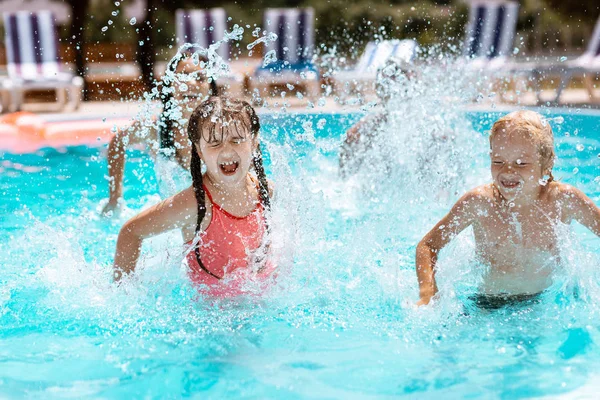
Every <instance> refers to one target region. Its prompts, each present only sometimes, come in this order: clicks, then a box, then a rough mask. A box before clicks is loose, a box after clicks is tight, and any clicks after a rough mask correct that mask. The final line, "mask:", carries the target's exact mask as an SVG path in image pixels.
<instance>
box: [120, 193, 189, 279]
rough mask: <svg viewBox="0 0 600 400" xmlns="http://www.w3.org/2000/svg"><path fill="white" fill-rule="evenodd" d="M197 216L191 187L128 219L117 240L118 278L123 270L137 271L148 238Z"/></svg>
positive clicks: (177, 226)
mask: <svg viewBox="0 0 600 400" xmlns="http://www.w3.org/2000/svg"><path fill="white" fill-rule="evenodd" d="M197 215H198V211H197V205H196V197H195V195H194V189H193V188H191V187H190V188H187V189H185V190H183V191H182V192H179V193H178V194H176V195H175V196H173V197H170V198H168V199H166V200H165V201H163V202H161V203H158V204H157V205H155V206H153V207H150V208H149V209H147V210H144V211H142V212H141V213H139V214H138V215H136V216H135V217H133V218H131V219H130V220H129V221H127V222H126V223H125V224H124V225H123V227H122V228H121V231H120V232H119V237H118V239H117V250H116V252H115V262H114V266H113V270H114V279H115V281H118V280H120V279H121V276H122V275H123V273H127V274H129V273H131V272H133V271H134V270H135V266H136V263H137V260H138V257H139V255H140V249H141V246H142V241H143V240H144V239H145V238H148V237H152V236H155V235H158V234H160V233H163V232H166V231H170V230H172V229H176V228H182V227H184V226H186V225H190V224H193V223H194V222H195V221H196V217H197Z"/></svg>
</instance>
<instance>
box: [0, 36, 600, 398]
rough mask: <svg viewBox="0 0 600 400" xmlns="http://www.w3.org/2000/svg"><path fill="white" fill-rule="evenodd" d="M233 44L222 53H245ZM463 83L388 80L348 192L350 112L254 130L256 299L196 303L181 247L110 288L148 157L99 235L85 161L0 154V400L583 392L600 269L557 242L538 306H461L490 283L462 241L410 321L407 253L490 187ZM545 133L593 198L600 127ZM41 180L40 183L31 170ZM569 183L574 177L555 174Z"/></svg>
mask: <svg viewBox="0 0 600 400" xmlns="http://www.w3.org/2000/svg"><path fill="white" fill-rule="evenodd" d="M240 29H241V28H240ZM240 29H234V31H233V32H231V34H226V39H227V40H239V39H240V38H241V34H242V33H243V30H240ZM268 37H272V36H269V35H265V36H263V37H261V38H259V39H258V40H257V41H255V42H254V43H255V44H254V45H256V44H257V43H258V42H261V41H262V42H264V41H266V40H268V39H267V38H268ZM224 40H225V39H224ZM219 45H220V44H219ZM219 45H217V44H215V45H212V46H210V47H209V48H208V49H198V47H197V46H195V45H193V44H191V45H184V46H182V47H181V48H180V50H179V54H178V55H176V56H175V57H174V58H173V60H172V62H174V63H176V62H178V61H179V60H180V59H181V54H180V53H181V52H183V51H185V50H188V49H192V48H195V49H198V50H199V54H201V55H202V56H204V57H206V58H207V60H208V61H206V62H204V64H202V68H203V69H204V71H205V73H206V74H207V76H209V77H212V78H214V79H218V78H219V77H221V76H223V74H226V73H227V72H228V66H227V63H225V62H224V61H223V60H222V59H221V58H220V57H219V56H218V54H217V49H218V47H219ZM253 47H254V46H252V47H248V50H250V51H251V50H252V48H253ZM198 63H199V64H200V63H201V62H200V61H198ZM466 75H467V74H465V73H464V72H463V71H461V70H460V69H459V68H458V67H457V66H456V65H455V64H453V63H452V61H451V60H447V61H444V63H441V64H439V63H433V62H429V61H428V60H427V59H426V60H425V61H423V63H422V64H421V65H420V66H419V67H418V68H417V74H416V77H415V78H414V79H412V80H410V81H398V82H387V84H388V86H391V88H392V89H393V91H394V92H395V93H396V95H395V96H393V97H392V98H391V99H390V101H389V102H388V105H387V107H386V108H381V107H380V108H375V106H374V105H371V106H366V107H365V109H364V111H365V112H369V113H371V114H373V115H383V116H385V120H384V122H383V123H382V124H381V125H380V126H379V128H378V129H377V132H376V133H377V134H376V135H375V136H374V137H373V141H372V143H371V146H370V147H369V148H367V149H363V150H360V151H359V152H358V153H357V154H356V157H362V158H363V160H364V161H363V163H362V164H361V165H360V166H359V167H358V169H357V171H356V173H355V174H354V175H353V176H352V177H350V178H349V179H340V175H339V172H340V171H339V145H340V143H341V142H342V140H343V136H344V132H345V131H346V130H347V129H349V128H350V127H351V126H352V125H353V124H354V123H356V122H357V121H358V120H359V119H360V118H361V117H363V116H364V115H363V114H362V113H361V114H356V113H354V114H347V115H346V114H340V115H335V116H331V115H327V114H284V113H281V112H273V113H272V114H270V115H263V116H261V123H262V126H263V129H262V133H261V134H262V141H263V143H264V144H265V153H266V154H265V159H266V168H267V170H268V171H267V172H268V175H269V177H270V178H272V179H273V181H274V182H275V185H276V187H275V192H276V196H275V198H274V204H273V215H272V216H271V218H272V227H273V231H274V232H276V235H274V237H273V248H274V249H275V252H276V254H277V256H278V258H279V260H280V262H279V265H280V268H281V270H280V274H279V275H280V276H279V279H278V281H277V284H276V285H274V286H273V287H272V289H271V290H270V291H269V292H268V293H266V294H265V295H263V296H248V297H243V298H240V299H235V300H230V301H213V300H211V299H202V298H201V297H200V295H199V294H198V292H197V291H196V289H195V288H194V287H193V286H192V285H191V284H190V282H189V279H188V278H187V276H186V267H185V264H184V263H182V261H183V254H182V248H181V245H182V239H181V237H180V235H179V234H178V233H176V232H172V233H169V234H166V235H162V236H159V237H156V238H153V239H151V240H148V241H146V242H145V243H144V248H143V255H142V257H141V260H140V264H139V270H138V271H137V272H138V273H137V274H136V275H135V277H134V278H133V279H131V280H129V281H127V282H124V283H123V284H122V285H121V286H119V287H118V286H115V285H113V284H111V283H110V275H111V273H110V271H111V265H110V264H111V261H112V253H113V251H114V248H115V241H116V234H117V232H118V229H119V228H120V226H121V224H122V223H123V222H124V221H125V220H126V219H127V218H129V217H131V216H132V215H134V214H135V213H136V212H138V211H139V210H141V209H143V208H144V207H147V206H149V205H151V204H155V203H156V202H157V201H158V200H159V198H160V197H159V195H158V194H157V184H156V178H155V177H154V174H153V173H152V171H153V162H152V160H151V159H150V158H148V157H147V156H145V155H143V154H139V153H135V155H134V157H132V158H130V160H131V162H132V163H133V164H134V166H135V167H134V168H133V170H131V169H130V170H128V177H127V178H128V179H129V181H130V183H131V185H130V187H132V192H130V193H126V195H127V194H129V195H131V197H132V198H133V199H132V200H130V201H129V202H128V208H126V209H125V210H124V211H123V214H122V215H121V216H120V217H119V218H118V219H116V220H112V221H110V220H109V221H107V220H103V219H101V218H99V217H98V213H97V211H98V203H99V202H100V200H102V199H104V198H105V197H106V193H103V192H102V191H98V190H96V187H95V185H102V187H105V186H106V185H105V181H104V179H103V176H104V174H105V171H106V160H104V159H103V158H102V157H98V154H99V152H98V150H97V149H88V148H69V149H67V150H66V151H65V152H64V153H60V152H57V151H55V150H52V149H44V150H41V151H40V152H39V153H37V154H30V155H25V156H23V157H19V156H16V155H10V154H7V155H5V158H6V159H7V161H10V164H8V163H6V164H2V168H3V170H2V172H3V173H2V175H0V185H1V187H2V193H8V194H4V195H3V196H6V198H5V199H4V200H5V201H3V202H2V206H1V207H2V208H1V209H0V211H1V212H2V215H4V216H5V225H4V226H5V228H2V230H1V231H0V243H2V248H3V249H8V250H7V251H6V252H2V254H0V262H1V263H2V265H3V266H4V267H5V268H4V273H3V274H2V277H1V281H2V285H1V286H0V326H1V327H2V328H1V329H0V338H2V346H1V347H0V349H1V351H0V363H2V366H3V368H2V370H3V371H5V372H3V375H2V376H1V377H0V382H1V384H0V393H2V394H3V395H6V396H7V397H11V395H12V397H14V396H15V394H20V393H24V392H25V391H27V392H28V393H35V394H38V393H39V394H42V393H44V395H45V396H48V395H49V394H50V395H52V394H56V397H61V396H67V395H76V396H79V397H82V396H90V397H101V396H102V397H104V396H106V397H125V396H128V395H129V396H130V395H131V393H132V392H133V393H135V394H136V395H138V396H139V397H142V396H146V395H148V396H154V397H162V396H172V395H173V393H181V395H185V396H188V395H189V396H191V395H194V394H196V393H200V392H202V393H207V394H209V395H212V396H218V397H225V396H227V397H230V396H231V397H233V396H250V397H281V396H286V395H292V396H299V397H304V396H306V397H309V396H315V395H318V396H323V395H324V394H325V395H326V396H329V397H334V398H344V397H350V396H352V395H356V394H359V395H360V396H361V397H369V396H372V397H381V396H399V395H408V396H421V395H422V396H427V395H430V394H432V393H433V392H435V393H436V394H444V395H448V397H465V396H475V395H481V393H485V394H487V395H490V396H491V397H493V396H497V397H518V396H519V395H522V394H523V393H525V394H528V395H531V396H534V395H535V396H543V395H556V394H560V393H564V392H567V391H569V390H573V389H575V388H577V387H580V386H582V385H584V384H585V383H586V382H588V381H590V382H593V379H594V376H593V373H594V372H593V371H594V370H596V369H597V367H598V366H600V357H599V356H598V352H597V348H596V347H597V346H596V343H597V342H598V327H597V323H596V320H597V315H596V314H597V307H596V304H597V301H598V300H599V299H600V297H599V296H600V288H598V285H597V283H596V282H598V281H599V280H598V278H599V277H598V276H597V272H596V271H597V270H598V268H597V266H598V251H597V246H596V250H594V243H596V242H593V243H591V241H590V240H586V241H584V242H583V243H579V242H577V239H576V237H575V236H574V234H573V232H572V231H571V230H569V229H566V227H561V228H560V229H563V228H564V232H563V231H561V232H560V233H559V234H560V235H561V238H563V240H562V245H563V247H564V248H563V249H561V257H562V258H563V259H564V260H566V261H565V267H564V269H563V270H561V271H560V272H559V274H558V275H557V277H556V279H555V284H554V285H553V287H552V288H551V290H549V291H548V293H547V294H546V295H545V298H544V300H543V302H542V303H541V304H539V305H533V306H527V307H522V308H509V309H506V310H501V311H498V312H493V313H488V314H486V313H482V312H478V311H475V310H474V309H473V308H472V307H469V304H468V302H467V301H466V298H467V297H468V295H469V294H472V293H474V292H475V291H476V289H477V286H478V282H479V280H480V278H481V275H482V274H483V273H484V272H485V271H483V269H482V266H481V265H478V264H477V263H476V262H475V258H474V256H473V255H474V244H473V240H472V235H470V233H469V232H465V233H464V234H463V235H461V236H459V238H458V239H457V240H455V241H454V243H453V244H452V245H450V246H449V247H448V248H446V249H445V250H444V251H443V253H442V254H441V255H440V263H439V271H438V275H437V277H438V282H439V285H440V290H441V292H442V294H443V296H442V298H441V300H440V303H439V304H438V307H436V308H425V309H419V310H416V309H415V308H414V307H413V303H414V301H415V300H416V298H417V282H416V277H415V272H414V247H415V245H416V243H417V241H418V240H419V239H420V238H421V237H422V235H423V234H424V233H425V231H426V230H427V229H428V228H429V227H431V226H432V225H433V223H434V222H435V221H436V220H437V219H438V218H439V217H440V216H441V215H443V213H444V212H445V211H447V207H448V205H449V204H451V203H452V202H453V201H455V200H456V198H457V196H458V195H459V194H460V193H461V192H462V191H463V190H464V189H465V188H466V187H471V186H473V185H475V184H478V183H481V182H484V181H485V180H487V179H489V172H488V163H489V160H488V159H487V154H486V152H487V142H486V140H485V138H484V137H483V136H482V135H481V134H482V133H483V132H485V131H486V130H487V129H489V126H490V121H492V120H493V119H494V118H496V117H497V115H496V114H494V115H492V116H489V115H487V114H480V113H479V114H478V113H466V112H465V111H464V106H466V105H467V104H468V103H469V102H470V101H471V100H472V99H473V98H476V97H477V95H478V94H479V93H480V88H479V87H478V86H477V85H475V84H473V82H472V80H471V79H470V78H469V77H468V76H466ZM164 79H165V80H166V81H170V82H172V83H175V84H173V85H170V87H160V88H155V89H154V90H153V91H152V92H151V93H148V94H146V96H145V100H146V101H147V105H146V107H145V109H144V110H142V112H141V113H140V115H139V116H138V117H139V118H138V119H139V120H140V121H141V124H140V126H141V129H140V130H139V131H138V133H137V134H139V135H142V136H144V137H146V136H147V135H150V131H151V129H150V128H152V127H154V126H155V124H156V122H154V120H153V119H152V116H153V115H156V113H157V109H156V105H155V104H153V103H152V100H155V99H158V98H159V97H160V96H161V95H163V94H167V93H169V91H176V90H184V88H185V86H186V85H187V83H186V82H189V79H192V78H191V77H190V76H189V75H187V74H176V73H174V72H172V71H167V72H166V74H165V77H164ZM449 94H452V96H450V95H449ZM271 111H277V110H276V109H275V108H273V109H272V110H271ZM182 115H183V114H182V111H181V109H179V110H177V109H176V107H175V108H174V109H173V110H172V111H171V112H170V115H169V118H171V119H172V120H173V121H176V122H178V123H182V124H184V123H185V121H182V119H183V117H182ZM554 118H555V120H556V118H563V120H564V122H563V123H564V124H565V125H569V126H568V127H564V128H563V130H564V131H567V130H569V131H574V129H573V128H575V126H577V128H579V129H580V131H581V132H582V133H581V134H580V135H579V136H578V137H577V138H576V141H575V140H574V138H569V137H566V135H564V136H560V137H558V138H557V151H558V154H559V164H558V165H557V176H560V174H561V173H562V174H565V180H568V181H569V182H571V183H577V184H578V185H581V186H582V188H583V189H584V190H585V191H586V192H588V193H589V194H590V195H591V196H592V197H593V198H595V199H597V198H598V197H599V196H600V191H599V189H598V184H597V182H594V180H593V179H594V177H595V175H597V171H596V170H597V164H595V163H594V161H595V160H597V157H596V155H595V154H596V153H597V152H598V150H597V148H598V145H599V144H600V143H599V142H598V139H597V138H595V137H594V136H593V134H592V133H589V134H588V135H587V136H586V134H585V133H586V132H594V131H597V130H598V128H600V117H589V118H583V117H579V118H575V117H574V116H569V115H567V116H565V117H563V116H555V117H554ZM569 128H571V129H569ZM578 143H581V144H584V145H585V147H584V149H583V150H581V151H580V150H579V148H578V147H577V146H578ZM590 160H592V161H590ZM561 163H562V164H561ZM19 165H20V166H19ZM39 165H45V167H46V168H47V169H46V170H42V171H39V170H37V173H35V174H33V173H30V172H27V171H30V170H29V169H28V168H31V167H35V166H39ZM576 165H577V166H579V168H580V171H579V174H577V175H576V176H574V175H566V174H567V172H566V171H571V170H572V168H573V167H574V166H576ZM82 171H84V172H83V173H82ZM173 174H174V172H173V173H159V176H171V175H173ZM92 185H94V186H93V187H91V186H92ZM16 188H26V190H24V189H16ZM82 188H90V189H92V190H89V191H88V190H87V189H86V190H85V191H82ZM15 192H16V193H15ZM575 232H576V233H580V231H579V230H577V228H576V229H575ZM593 240H596V239H595V238H594V239H593ZM575 288H576V289H575ZM250 290H252V287H250ZM574 291H577V292H578V294H577V296H575V295H574V294H573V292H574ZM463 304H466V306H464V305H463ZM92 365H93V368H92V367H91V366H92ZM32 366H35V368H33V367H32ZM25 371H26V373H25ZM65 371H67V372H68V373H65ZM7 382H8V383H7ZM282 393H283V394H282Z"/></svg>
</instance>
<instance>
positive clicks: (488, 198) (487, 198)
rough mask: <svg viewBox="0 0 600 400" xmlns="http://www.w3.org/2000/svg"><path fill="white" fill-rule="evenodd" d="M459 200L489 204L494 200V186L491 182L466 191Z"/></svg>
mask: <svg viewBox="0 0 600 400" xmlns="http://www.w3.org/2000/svg"><path fill="white" fill-rule="evenodd" d="M459 201H463V202H464V201H469V202H475V203H484V204H489V203H491V202H493V201H494V186H493V184H491V183H488V184H485V185H481V186H477V187H475V188H473V189H471V190H469V191H468V192H467V193H465V194H464V195H463V196H462V197H461V199H460V200H459Z"/></svg>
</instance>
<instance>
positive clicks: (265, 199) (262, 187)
mask: <svg viewBox="0 0 600 400" xmlns="http://www.w3.org/2000/svg"><path fill="white" fill-rule="evenodd" d="M252 162H253V164H254V171H256V177H257V178H258V197H259V199H260V202H261V204H262V205H263V207H264V208H265V209H266V210H269V209H270V208H271V198H270V197H269V182H268V181H267V176H266V175H265V168H264V166H263V156H262V150H261V149H260V144H259V145H258V146H257V147H256V153H255V154H254V157H252Z"/></svg>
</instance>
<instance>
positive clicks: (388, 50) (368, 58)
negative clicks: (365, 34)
mask: <svg viewBox="0 0 600 400" xmlns="http://www.w3.org/2000/svg"><path fill="white" fill-rule="evenodd" d="M418 48H419V46H418V44H417V42H416V41H414V40H412V39H404V40H397V39H394V40H383V41H380V42H376V41H372V42H369V43H367V47H366V48H365V51H364V52H363V54H362V56H361V57H360V58H359V59H358V62H357V63H356V65H355V66H354V67H353V68H350V69H346V70H342V71H338V72H336V73H334V75H333V78H334V81H335V87H336V91H337V92H338V93H339V92H340V86H344V92H346V93H347V92H349V91H350V90H351V89H352V87H353V88H355V89H366V88H365V86H369V88H368V89H373V88H374V84H375V78H376V77H377V70H378V69H379V68H381V67H382V66H384V65H385V63H386V61H387V60H389V59H390V58H392V57H393V58H395V59H398V60H401V61H404V62H406V63H411V62H413V61H414V59H415V57H416V54H417V50H418Z"/></svg>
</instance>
